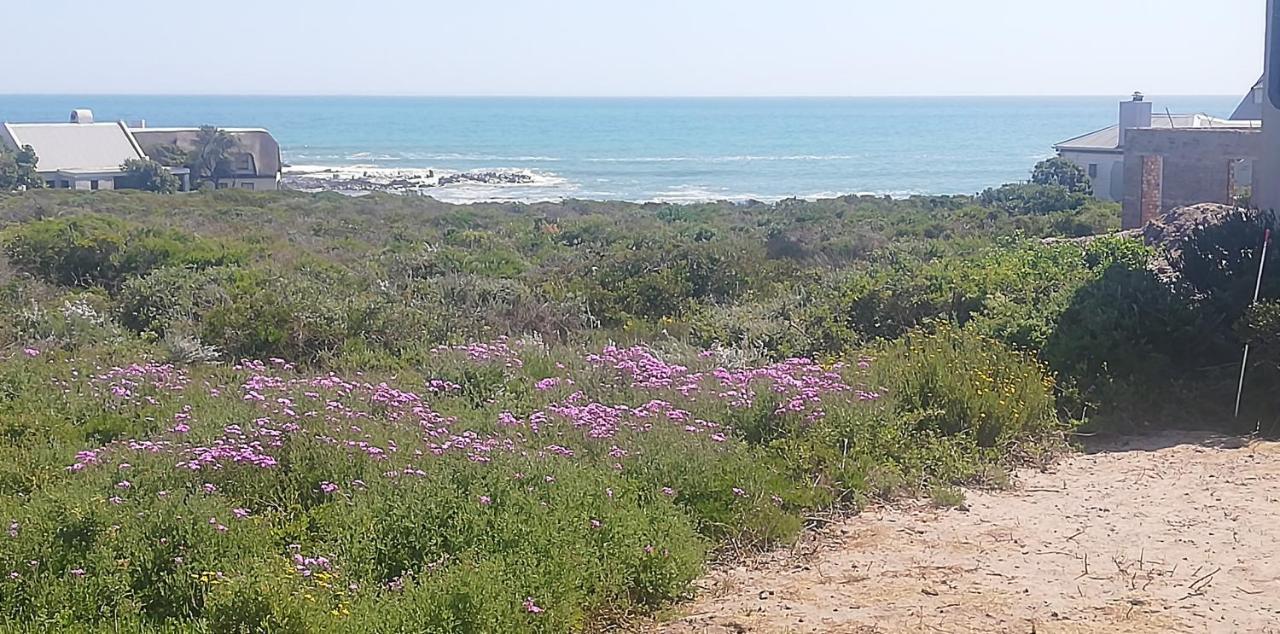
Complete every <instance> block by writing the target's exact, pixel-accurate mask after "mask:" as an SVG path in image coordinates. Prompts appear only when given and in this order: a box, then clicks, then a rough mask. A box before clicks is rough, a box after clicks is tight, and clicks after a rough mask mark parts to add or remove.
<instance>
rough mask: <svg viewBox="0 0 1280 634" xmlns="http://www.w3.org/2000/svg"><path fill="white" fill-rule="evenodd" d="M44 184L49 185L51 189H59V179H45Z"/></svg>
mask: <svg viewBox="0 0 1280 634" xmlns="http://www.w3.org/2000/svg"><path fill="white" fill-rule="evenodd" d="M44 186H45V187H48V188H49V189H57V188H58V181H45V182H44Z"/></svg>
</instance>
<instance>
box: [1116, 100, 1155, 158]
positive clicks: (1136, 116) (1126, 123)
mask: <svg viewBox="0 0 1280 634" xmlns="http://www.w3.org/2000/svg"><path fill="white" fill-rule="evenodd" d="M1150 127H1151V102H1150V101H1147V98H1146V97H1145V96H1143V94H1142V93H1140V92H1135V93H1133V99H1132V100H1131V101H1121V102H1120V145H1119V147H1124V142H1125V137H1127V136H1128V131H1129V130H1132V129H1134V128H1150Z"/></svg>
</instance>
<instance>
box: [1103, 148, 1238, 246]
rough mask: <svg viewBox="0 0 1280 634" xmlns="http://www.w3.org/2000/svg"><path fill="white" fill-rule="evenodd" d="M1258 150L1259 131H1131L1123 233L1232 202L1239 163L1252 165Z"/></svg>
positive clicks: (1125, 173)
mask: <svg viewBox="0 0 1280 634" xmlns="http://www.w3.org/2000/svg"><path fill="white" fill-rule="evenodd" d="M1261 151H1262V134H1261V131H1259V130H1238V129H1235V130H1233V129H1222V128H1216V129H1215V128H1182V129H1173V130H1169V129H1147V130H1130V131H1129V136H1128V139H1127V143H1126V147H1125V161H1124V216H1123V224H1124V228H1125V229H1136V228H1138V227H1141V226H1142V225H1143V224H1145V223H1146V221H1147V220H1150V217H1151V216H1152V215H1154V214H1158V213H1164V212H1166V211H1168V210H1170V209H1174V208H1177V207H1183V206H1186V205H1194V204H1197V203H1208V202H1216V203H1227V204H1229V203H1232V202H1233V195H1234V191H1233V186H1234V185H1236V184H1237V183H1236V179H1237V178H1238V176H1234V175H1238V174H1239V173H1240V171H1239V170H1240V166H1239V164H1238V161H1239V160H1240V159H1244V160H1246V161H1254V160H1256V159H1257V158H1258V157H1259V155H1260V153H1261ZM1156 159H1158V160H1156ZM1144 168H1145V169H1144ZM1144 176H1145V178H1144ZM1153 179H1154V180H1153ZM1153 197H1155V198H1158V200H1153ZM1144 201H1145V203H1146V204H1145V205H1144ZM1144 210H1145V211H1144Z"/></svg>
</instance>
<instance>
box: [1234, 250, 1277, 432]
mask: <svg viewBox="0 0 1280 634" xmlns="http://www.w3.org/2000/svg"><path fill="white" fill-rule="evenodd" d="M1270 244H1271V230H1270V229H1267V232H1266V233H1265V234H1263V236H1262V261H1261V262H1259V263H1258V282H1257V284H1254V286H1253V303H1251V304H1249V306H1254V305H1255V304H1257V303H1258V296H1259V295H1261V294H1262V272H1263V271H1264V270H1266V268H1267V247H1268V246H1269V245H1270ZM1248 367H1249V344H1247V343H1246V344H1244V359H1242V360H1241V361H1240V387H1238V388H1236V418H1240V398H1241V397H1243V396H1244V373H1245V370H1246V369H1248Z"/></svg>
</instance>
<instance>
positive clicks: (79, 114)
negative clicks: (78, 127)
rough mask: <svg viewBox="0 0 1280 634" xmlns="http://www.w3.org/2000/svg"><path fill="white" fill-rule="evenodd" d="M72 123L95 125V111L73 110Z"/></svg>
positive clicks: (86, 109)
mask: <svg viewBox="0 0 1280 634" xmlns="http://www.w3.org/2000/svg"><path fill="white" fill-rule="evenodd" d="M71 123H93V111H92V110H90V109H88V108H78V109H76V110H72V111H71Z"/></svg>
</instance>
